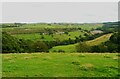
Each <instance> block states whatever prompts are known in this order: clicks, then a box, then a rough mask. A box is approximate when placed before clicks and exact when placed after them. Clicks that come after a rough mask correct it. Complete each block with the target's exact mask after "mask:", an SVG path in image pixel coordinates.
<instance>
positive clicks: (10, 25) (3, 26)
mask: <svg viewBox="0 0 120 79" xmlns="http://www.w3.org/2000/svg"><path fill="white" fill-rule="evenodd" d="M24 24H25V23H8V24H7V23H6V24H2V28H6V27H20V26H22V25H24Z"/></svg>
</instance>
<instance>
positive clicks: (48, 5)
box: [2, 2, 118, 23]
mask: <svg viewBox="0 0 120 79" xmlns="http://www.w3.org/2000/svg"><path fill="white" fill-rule="evenodd" d="M108 21H118V3H117V2H4V3H2V22H73V23H91V22H92V23H95V22H108Z"/></svg>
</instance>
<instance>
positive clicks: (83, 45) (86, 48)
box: [76, 42, 91, 52]
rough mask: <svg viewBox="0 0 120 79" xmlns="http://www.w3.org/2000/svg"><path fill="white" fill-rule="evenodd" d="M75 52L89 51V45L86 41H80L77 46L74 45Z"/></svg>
mask: <svg viewBox="0 0 120 79" xmlns="http://www.w3.org/2000/svg"><path fill="white" fill-rule="evenodd" d="M76 49H77V52H90V51H91V47H90V46H88V45H87V44H86V43H82V42H80V43H79V44H78V45H77V46H76Z"/></svg>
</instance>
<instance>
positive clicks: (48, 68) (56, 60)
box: [2, 53, 118, 77]
mask: <svg viewBox="0 0 120 79" xmlns="http://www.w3.org/2000/svg"><path fill="white" fill-rule="evenodd" d="M2 58H3V64H2V65H3V68H2V74H3V77H42V76H43V77H100V76H102V77H110V76H112V77H114V76H117V75H118V56H117V53H116V54H115V53H112V54H108V53H102V54H101V53H92V54H90V53H86V54H80V53H69V54H68V53H64V54H63V53H61V54H60V53H31V54H27V53H25V54H24V53H23V54H3V57H2Z"/></svg>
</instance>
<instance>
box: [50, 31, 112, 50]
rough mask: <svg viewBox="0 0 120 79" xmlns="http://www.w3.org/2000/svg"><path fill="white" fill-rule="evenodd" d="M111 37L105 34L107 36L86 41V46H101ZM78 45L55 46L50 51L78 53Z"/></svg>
mask: <svg viewBox="0 0 120 79" xmlns="http://www.w3.org/2000/svg"><path fill="white" fill-rule="evenodd" d="M111 35H112V33H110V34H105V35H103V36H100V37H98V38H96V39H94V40H90V41H86V44H87V45H89V46H94V45H99V44H101V43H103V42H106V41H108V40H109V38H110V36H111ZM76 45H78V43H76V44H70V45H64V46H55V47H53V48H52V49H50V50H49V51H50V52H77V50H76Z"/></svg>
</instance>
